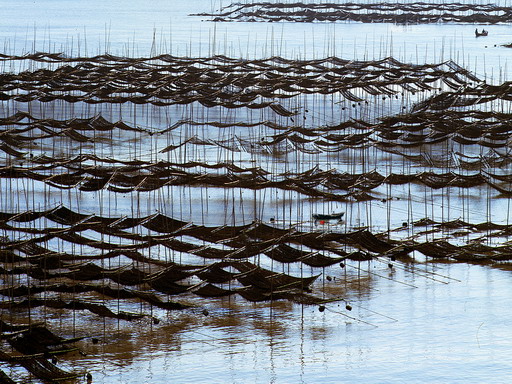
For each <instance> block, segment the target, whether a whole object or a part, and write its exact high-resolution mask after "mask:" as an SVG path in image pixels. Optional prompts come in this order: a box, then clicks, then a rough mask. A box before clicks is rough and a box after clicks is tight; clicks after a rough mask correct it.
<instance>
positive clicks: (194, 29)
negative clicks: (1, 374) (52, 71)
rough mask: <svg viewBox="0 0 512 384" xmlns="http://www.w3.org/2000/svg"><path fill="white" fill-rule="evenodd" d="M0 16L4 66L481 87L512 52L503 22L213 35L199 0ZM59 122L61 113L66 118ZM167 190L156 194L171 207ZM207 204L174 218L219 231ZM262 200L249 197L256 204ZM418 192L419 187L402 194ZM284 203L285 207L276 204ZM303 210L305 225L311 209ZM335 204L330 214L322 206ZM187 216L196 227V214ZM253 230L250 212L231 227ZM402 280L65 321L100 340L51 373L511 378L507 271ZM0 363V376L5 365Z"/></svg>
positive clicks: (49, 5)
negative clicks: (267, 64) (179, 67)
mask: <svg viewBox="0 0 512 384" xmlns="http://www.w3.org/2000/svg"><path fill="white" fill-rule="evenodd" d="M471 3H472V2H471ZM0 5H1V8H2V17H1V20H0V47H2V48H1V49H0V51H2V52H5V53H7V54H25V53H28V52H33V51H45V52H48V51H51V52H64V53H66V54H68V55H81V56H92V55H96V54H102V53H104V52H105V51H107V52H109V53H112V54H116V55H125V56H133V57H140V56H145V57H149V56H153V55H157V54H160V53H171V54H174V55H177V56H209V55H213V54H224V55H227V56H231V57H241V58H251V59H254V58H267V57H270V56H273V55H279V56H283V57H287V58H292V59H304V58H323V57H327V56H331V55H336V56H340V57H343V58H353V59H361V60H372V59H379V58H383V57H387V56H394V57H395V58H397V59H399V60H402V61H405V62H413V63H438V62H442V61H445V60H448V59H453V60H455V61H456V62H457V63H459V64H460V65H462V66H464V67H467V68H468V69H470V70H471V71H473V72H474V73H476V74H477V75H478V76H480V77H482V78H485V79H487V80H488V81H490V82H496V83H498V82H501V81H504V80H506V79H508V78H509V68H508V66H509V64H508V60H509V56H510V52H511V51H509V50H507V49H506V48H503V47H501V46H500V45H501V44H505V43H510V42H512V27H511V26H509V25H493V26H485V28H486V29H488V30H489V31H490V34H489V36H488V37H487V38H479V39H475V37H474V29H475V25H455V24H446V25H441V24H436V25H417V26H396V25H391V24H371V25H368V24H355V23H340V24H304V23H297V24H295V23H276V24H270V23H261V24H260V23H212V22H208V21H203V20H201V18H200V17H193V16H188V15H189V14H190V13H196V12H203V11H210V10H211V9H212V8H213V9H217V8H219V7H220V6H221V5H227V2H226V1H223V2H219V1H213V0H193V1H178V0H172V1H171V0H166V1H164V0H155V1H151V2H142V1H118V0H114V1H108V2H105V1H100V0H89V1H85V2H78V1H65V0H60V1H59V0H47V1H40V0H37V1H25V0H20V1H15V2H14V1H9V2H8V1H6V0H3V1H0ZM478 27H479V28H481V27H482V26H478ZM1 65H3V64H0V66H1ZM16 65H20V67H16V68H5V67H2V70H3V71H9V70H21V69H23V68H22V66H23V65H24V64H16ZM2 112H4V111H2ZM173 112H176V114H178V113H184V114H185V113H186V112H183V111H180V110H173ZM59 113H62V115H61V116H62V117H63V116H64V115H65V114H66V113H67V112H66V111H60V112H59ZM114 114H115V112H114ZM179 118H181V116H177V117H176V119H179ZM155 140H156V139H155ZM11 187H12V186H11V185H10V184H8V183H6V182H4V183H3V184H2V196H3V197H5V196H7V195H9V199H11V200H13V199H14V200H15V198H13V194H12V193H11V192H9V193H8V192H7V191H11ZM13 188H14V187H13ZM34 189H35V190H36V192H37V193H39V194H38V195H37V194H36V199H39V201H38V203H40V204H42V203H43V197H42V194H43V190H42V188H40V187H37V186H36V187H34ZM4 192H5V194H4ZM181 192H182V191H181V190H178V191H174V192H172V191H170V190H166V191H165V192H163V193H164V194H166V195H165V196H169V195H170V194H171V193H175V194H179V193H181ZM452 192H453V195H452V199H453V201H452V203H451V204H452V210H453V211H452V213H451V215H452V216H451V217H449V218H450V219H454V218H456V217H458V216H460V215H462V214H464V212H465V211H464V209H467V207H466V208H464V207H462V208H460V202H458V201H457V196H455V191H452ZM214 193H216V195H215V196H213V199H212V198H210V197H208V198H207V197H206V196H203V194H202V192H200V196H198V195H197V193H196V194H195V195H194V194H192V195H191V196H188V200H190V201H192V202H193V204H203V202H204V200H208V199H210V205H209V206H208V207H207V208H206V216H207V217H206V218H205V217H200V216H193V214H194V213H193V212H192V211H193V209H192V208H190V209H189V208H187V207H182V208H180V209H181V210H182V211H180V212H176V211H173V213H174V214H178V216H179V215H182V216H183V217H185V218H186V219H190V218H191V216H192V219H193V220H195V221H197V222H201V223H206V224H210V225H220V224H222V223H224V222H226V221H229V218H226V217H225V216H223V214H225V212H226V211H227V212H229V211H230V210H231V208H232V206H230V205H229V204H235V203H230V202H229V201H230V200H231V198H232V200H233V201H234V200H235V196H234V194H235V193H233V196H230V195H229V193H228V196H227V197H226V195H225V194H223V193H219V192H212V195H213V194H214ZM237 193H238V191H237ZM261 193H262V192H261ZM261 193H260V192H258V200H259V199H261V198H262V195H261ZM404 193H405V192H404ZM422 193H423V190H422V189H419V188H418V189H416V190H414V191H413V196H414V195H418V196H421V194H422ZM91 196H92V198H91ZM139 197H140V199H141V203H140V204H141V207H139V208H138V212H141V214H149V213H152V212H154V211H155V209H165V208H166V206H165V203H163V202H162V201H163V200H165V199H160V200H157V202H151V196H149V197H145V196H144V195H143V194H141V196H139V195H137V199H139ZM437 197H439V199H437V198H436V199H435V200H436V203H435V204H436V205H434V204H432V207H434V208H435V210H436V212H435V214H434V216H436V215H437V216H438V218H439V217H441V218H445V219H448V217H446V216H444V215H445V214H444V213H441V212H440V211H441V207H442V205H443V204H444V200H443V199H444V198H441V197H440V196H437ZM17 198H18V201H17V202H15V203H12V201H11V200H9V199H6V198H4V199H3V201H0V206H1V208H2V209H3V210H5V209H6V208H8V207H13V206H16V207H19V206H23V207H25V208H26V206H27V205H30V204H29V202H28V199H27V201H23V198H22V201H21V202H20V201H19V199H20V197H19V196H18V197H17ZM67 198H68V197H67V196H66V195H65V194H60V195H56V196H51V197H49V198H48V199H49V200H50V201H47V200H46V197H45V198H44V199H45V200H44V202H45V203H48V202H50V203H56V202H58V201H63V200H66V199H67ZM132 198H134V197H133V196H132ZM251 198H252V196H250V197H246V198H245V201H242V202H238V201H237V202H236V204H239V203H240V205H244V204H245V206H244V207H245V210H246V211H247V212H250V211H251V206H252V200H251ZM282 198H283V199H285V197H282ZM116 199H119V201H118V200H115V207H113V206H111V204H110V203H111V202H112V200H113V198H110V197H109V196H105V195H103V194H97V195H96V194H89V195H87V196H85V195H82V196H75V197H72V198H70V200H69V203H70V204H71V208H77V207H80V208H81V209H83V210H84V211H85V212H90V213H95V212H96V211H95V209H96V208H97V207H98V206H102V207H103V209H107V208H108V209H109V210H110V211H111V212H112V214H113V215H122V214H126V213H127V212H126V209H127V204H128V203H127V201H128V202H129V203H130V204H133V203H132V201H130V200H123V198H118V197H116ZM240 199H241V198H240ZM294 199H295V196H293V197H290V198H289V200H290V201H293V200H294ZM475 199H477V200H478V197H475ZM241 200H243V199H241ZM277 200H278V199H277ZM137 201H139V200H137ZM247 201H249V202H247ZM73 204H74V205H73ZM112 204H113V203H112ZM152 204H154V205H152ZM159 204H161V205H159ZM274 204H275V205H274ZM304 204H305V206H306V207H307V208H304V210H305V211H306V212H307V215H309V212H310V211H309V210H311V209H313V208H311V207H310V206H309V205H308V204H311V203H309V202H306V203H304ZM394 204H396V207H397V208H396V212H399V213H398V214H396V215H394V216H393V219H392V220H393V225H394V226H396V225H399V224H398V223H401V222H402V221H403V220H407V219H408V213H407V207H406V206H405V205H404V206H402V205H400V204H401V203H394ZM404 204H405V203H404ZM422 204H423V202H420V203H418V206H417V207H416V206H415V207H414V209H413V214H414V218H415V219H416V218H421V217H424V212H423V211H422V207H423V205H422ZM493 204H495V205H493V210H492V211H491V212H489V211H487V212H485V210H486V208H485V203H484V202H483V200H482V199H480V200H478V201H477V202H475V204H474V206H473V207H472V210H471V212H470V211H469V210H468V213H467V214H468V215H470V214H471V220H470V221H472V222H481V221H485V220H486V219H487V217H488V216H489V215H491V217H490V218H491V220H493V221H503V220H504V218H505V216H506V214H507V212H506V210H507V207H508V206H507V205H506V201H504V200H499V201H497V202H493ZM228 205H229V207H228V208H226V207H227V206H228ZM240 205H236V206H238V207H240ZM278 206H279V203H278V201H277V202H275V203H274V202H273V203H271V204H269V207H270V208H268V207H267V208H265V209H267V210H268V211H264V213H263V216H265V217H267V218H268V216H269V215H270V214H271V212H272V211H273V210H274V208H275V207H278ZM36 207H37V205H36ZM190 207H192V203H190ZM338 208H339V207H337V206H333V205H329V206H328V207H327V208H326V209H328V210H331V209H332V210H336V209H338ZM359 208H360V207H359V206H358V209H359ZM434 208H432V209H433V210H434ZM262 209H263V208H262ZM287 209H288V207H287ZM292 209H293V210H294V211H293V214H296V211H295V209H297V210H298V209H299V208H294V207H293V204H292V207H290V211H292ZM315 209H316V208H315ZM361 209H362V210H364V209H371V210H373V212H374V218H373V223H374V224H375V225H376V226H377V227H378V226H379V225H380V226H384V222H385V215H386V209H387V208H386V206H385V205H384V204H381V203H379V202H376V203H372V205H371V206H370V208H368V206H366V205H364V206H363V207H361ZM195 214H196V215H198V213H197V210H196V211H195ZM203 216H204V213H203ZM354 216H357V218H358V220H360V218H361V217H363V221H364V217H365V216H366V215H365V213H362V214H358V215H356V214H354ZM251 219H252V217H250V214H249V213H248V217H247V219H244V220H245V221H250V220H251ZM466 219H467V218H466ZM201 220H202V221H201ZM354 220H356V219H354ZM364 224H365V223H364V222H357V223H356V222H354V223H353V225H354V226H355V225H364ZM366 224H368V223H366ZM414 268H415V270H410V269H409V267H405V269H406V270H401V269H397V268H395V271H394V272H393V271H390V270H389V268H388V267H387V264H386V263H381V262H379V261H373V262H371V263H363V264H359V263H356V262H353V263H350V264H349V265H348V266H347V268H346V271H345V270H344V269H341V268H340V267H339V266H334V267H331V268H327V269H326V270H325V271H324V276H326V275H329V276H333V277H336V279H335V280H333V281H327V280H323V279H322V280H320V281H319V282H317V286H316V289H317V291H318V292H325V294H326V295H327V297H330V298H333V297H337V298H343V299H344V300H345V301H337V302H333V303H329V304H327V305H326V307H327V308H326V310H325V311H324V312H319V310H318V308H317V307H314V306H311V307H308V306H305V307H301V306H298V305H292V304H290V303H274V304H273V305H269V304H250V303H247V302H245V301H244V300H243V299H242V298H240V297H237V298H231V300H227V299H225V300H203V301H202V300H198V299H197V298H192V297H190V298H186V300H190V301H191V302H193V303H195V304H197V305H198V306H199V307H198V308H197V309H193V310H187V311H183V312H172V313H165V312H161V311H159V310H155V313H154V314H155V316H157V317H158V318H160V319H161V320H162V321H161V323H160V324H159V325H152V324H149V323H148V322H146V321H141V322H134V323H126V322H122V321H121V322H117V321H112V320H103V319H98V318H95V317H93V316H77V318H76V319H74V320H75V321H78V325H77V326H78V329H81V330H87V332H90V333H93V334H94V333H95V334H100V335H102V343H100V344H99V345H92V344H90V343H88V342H87V341H84V342H83V343H82V344H81V345H80V347H81V349H82V350H84V351H85V352H86V353H87V356H79V355H77V356H74V357H68V358H63V359H62V362H61V364H62V365H63V367H66V368H69V369H73V370H77V371H85V370H87V371H90V372H91V373H92V375H93V378H94V379H93V382H94V383H103V384H109V383H116V384H121V383H123V384H124V383H126V384H128V383H131V384H136V383H155V384H163V383H169V382H172V383H354V382H358V383H508V382H510V376H511V374H510V372H512V355H511V354H510V350H511V349H512V336H511V334H510V332H509V328H510V327H509V325H510V319H511V318H512V299H511V296H510V284H511V282H512V277H511V275H510V271H506V270H499V269H497V268H491V267H486V266H478V265H468V264H439V265H436V264H428V263H427V264H418V265H417V266H416V267H414ZM358 271H359V272H358ZM310 272H311V274H313V273H315V271H310ZM432 272H435V273H436V274H433V273H432ZM171 299H172V298H171ZM346 302H348V303H350V304H351V305H352V307H353V310H352V311H348V310H347V309H346V308H345V304H346ZM204 308H206V309H208V311H209V315H208V316H204V315H203V314H202V313H201V310H202V309H204ZM126 309H127V310H129V309H130V308H126ZM41 315H43V314H41ZM72 321H73V319H71V318H69V317H64V316H63V317H62V318H60V319H59V318H58V317H56V318H55V319H53V322H52V324H53V326H54V327H55V328H56V329H59V327H60V329H62V330H63V332H66V331H69V329H70V328H71V325H70V324H71V322H72ZM1 367H2V369H4V371H6V372H7V373H9V372H11V371H10V369H11V368H10V367H9V366H7V365H1ZM12 372H14V376H15V377H16V375H18V374H19V375H20V377H23V374H22V373H17V371H12Z"/></svg>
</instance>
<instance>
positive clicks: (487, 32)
mask: <svg viewBox="0 0 512 384" xmlns="http://www.w3.org/2000/svg"><path fill="white" fill-rule="evenodd" d="M488 34H489V31H486V30H485V29H482V32H478V28H477V29H475V36H476V37H480V36H487V35H488Z"/></svg>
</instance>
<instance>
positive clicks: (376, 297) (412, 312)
mask: <svg viewBox="0 0 512 384" xmlns="http://www.w3.org/2000/svg"><path fill="white" fill-rule="evenodd" d="M350 266H351V267H353V268H352V271H353V272H350V271H351V269H349V268H348V267H349V265H347V266H346V268H344V269H342V268H341V267H339V266H335V267H330V268H327V269H326V273H325V275H326V276H330V277H331V280H330V281H328V280H324V281H320V282H317V284H322V285H323V286H324V291H325V293H326V295H328V296H330V297H339V298H340V299H342V300H340V301H332V302H327V303H326V304H325V310H323V311H320V310H319V307H318V306H299V305H294V304H290V303H289V302H286V301H283V302H274V303H265V304H249V303H247V302H246V301H244V300H243V299H241V298H240V297H237V296H234V297H232V298H230V299H226V300H220V299H219V300H208V301H205V302H204V303H203V304H204V305H202V306H201V303H196V304H198V305H199V307H198V308H196V309H190V310H184V311H179V312H168V313H165V312H162V313H158V311H155V312H154V315H155V316H157V317H159V318H160V319H161V320H162V322H161V323H160V324H158V325H154V324H152V322H150V321H148V320H141V321H134V322H126V321H122V320H121V321H117V320H108V319H107V320H103V319H102V320H100V319H98V318H95V317H94V316H82V315H80V316H77V317H76V320H77V321H79V322H78V323H76V324H75V329H73V328H72V327H71V324H72V321H73V319H71V318H69V317H68V318H64V317H62V318H60V319H59V325H56V324H55V323H53V324H52V325H53V330H54V331H58V333H59V334H63V335H72V334H75V335H77V336H84V335H89V336H93V335H96V336H97V337H98V338H99V343H97V344H94V343H93V342H92V341H91V339H90V338H89V339H85V340H83V341H82V342H79V343H78V346H79V348H80V350H81V351H82V352H83V353H80V354H79V353H73V354H71V355H67V356H65V357H63V358H62V359H61V360H60V362H59V366H61V367H72V368H73V369H74V370H78V371H82V370H83V371H89V372H91V373H92V374H93V377H94V381H93V382H95V383H140V382H155V383H164V382H168V380H169V377H170V375H172V381H173V382H179V383H187V382H214V383H225V382H233V383H235V382H254V383H264V382H304V383H314V382H318V378H319V377H321V378H322V382H327V383H336V382H340V380H347V381H355V380H363V381H364V382H368V383H381V382H393V383H402V382H405V381H409V382H411V381H412V382H461V383H462V382H472V383H477V382H506V377H507V372H509V370H510V368H511V366H512V360H511V359H510V358H509V357H507V356H508V353H507V351H508V350H509V349H510V348H511V346H512V338H511V337H510V335H509V332H508V327H507V324H508V318H509V317H510V316H511V315H512V313H511V310H510V308H512V306H511V304H512V303H511V302H510V301H511V299H510V296H509V295H508V285H509V280H510V276H509V273H508V272H507V271H500V270H496V269H490V268H488V267H481V266H474V265H473V266H471V265H466V264H441V265H439V264H436V265H429V264H426V265H422V264H420V265H416V266H415V270H407V271H406V270H400V269H396V268H395V269H394V270H390V268H389V266H387V265H385V264H382V263H378V262H370V263H367V262H365V263H356V262H352V263H351V264H350ZM356 268H357V269H356ZM434 273H436V274H437V275H434ZM376 276H382V277H376ZM434 276H438V277H439V276H444V278H445V281H434V280H433V279H432V277H434ZM388 278H389V279H388ZM400 282H402V283H406V284H407V285H406V284H401V283H400ZM412 286H414V288H413V287H412ZM347 304H349V305H350V306H351V310H350V311H349V310H348V309H347ZM204 309H207V312H205V311H204ZM33 315H35V313H34V314H33ZM68 315H69V314H68ZM63 316H66V315H65V314H64V313H63ZM84 354H85V356H84ZM495 366H499V367H500V368H499V369H496V368H493V367H495ZM3 367H4V369H5V370H6V371H9V368H8V366H6V365H3ZM490 371H492V375H490V373H489V372H490ZM361 378H363V379H361ZM493 379H495V381H493Z"/></svg>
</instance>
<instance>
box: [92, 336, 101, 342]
mask: <svg viewBox="0 0 512 384" xmlns="http://www.w3.org/2000/svg"><path fill="white" fill-rule="evenodd" d="M91 341H92V343H93V344H98V343H99V342H100V340H99V339H98V338H96V337H93V338H92V339H91Z"/></svg>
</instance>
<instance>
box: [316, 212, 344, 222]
mask: <svg viewBox="0 0 512 384" xmlns="http://www.w3.org/2000/svg"><path fill="white" fill-rule="evenodd" d="M344 214H345V212H339V213H331V214H330V215H328V214H323V213H315V214H313V219H315V221H318V220H326V221H327V220H341V218H342V217H343V215H344Z"/></svg>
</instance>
